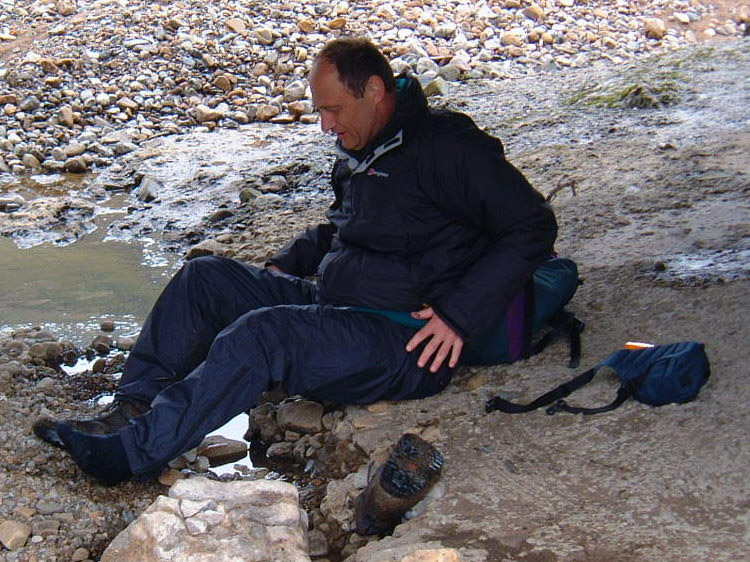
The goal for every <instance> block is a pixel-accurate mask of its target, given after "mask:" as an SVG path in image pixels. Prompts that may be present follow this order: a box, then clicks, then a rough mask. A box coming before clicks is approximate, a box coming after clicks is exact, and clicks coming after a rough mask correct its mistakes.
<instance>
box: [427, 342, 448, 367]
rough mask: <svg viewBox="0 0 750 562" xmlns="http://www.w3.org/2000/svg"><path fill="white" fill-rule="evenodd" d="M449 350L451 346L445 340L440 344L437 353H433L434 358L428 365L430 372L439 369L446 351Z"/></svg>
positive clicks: (446, 354)
mask: <svg viewBox="0 0 750 562" xmlns="http://www.w3.org/2000/svg"><path fill="white" fill-rule="evenodd" d="M450 351H451V346H450V345H449V344H447V343H445V342H443V344H442V345H441V346H440V348H439V349H438V351H437V353H436V354H435V359H433V361H432V365H430V372H431V373H437V372H438V371H439V370H440V366H441V365H442V364H443V361H445V358H446V357H448V352H450Z"/></svg>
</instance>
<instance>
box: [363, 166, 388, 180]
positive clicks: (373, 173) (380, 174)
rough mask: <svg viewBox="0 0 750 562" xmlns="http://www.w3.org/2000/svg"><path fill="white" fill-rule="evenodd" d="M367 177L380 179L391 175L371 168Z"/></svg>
mask: <svg viewBox="0 0 750 562" xmlns="http://www.w3.org/2000/svg"><path fill="white" fill-rule="evenodd" d="M367 175H368V176H377V177H379V178H387V177H388V175H389V174H388V172H381V171H379V170H376V169H375V168H370V169H369V170H367Z"/></svg>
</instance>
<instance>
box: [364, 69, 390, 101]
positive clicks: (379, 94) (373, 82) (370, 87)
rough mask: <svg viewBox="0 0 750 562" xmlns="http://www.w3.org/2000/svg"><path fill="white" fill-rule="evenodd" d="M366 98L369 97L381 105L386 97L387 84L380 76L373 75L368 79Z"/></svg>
mask: <svg viewBox="0 0 750 562" xmlns="http://www.w3.org/2000/svg"><path fill="white" fill-rule="evenodd" d="M365 96H368V97H369V98H370V99H372V100H373V101H374V102H375V103H380V101H382V99H383V98H384V97H385V83H384V82H383V79H382V78H381V77H380V76H376V75H375V74H373V75H372V76H370V78H368V79H367V84H365Z"/></svg>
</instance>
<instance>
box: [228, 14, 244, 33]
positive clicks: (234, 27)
mask: <svg viewBox="0 0 750 562" xmlns="http://www.w3.org/2000/svg"><path fill="white" fill-rule="evenodd" d="M227 29H229V31H232V32H234V33H239V34H240V35H243V34H244V33H245V32H246V31H247V25H246V24H245V22H244V21H243V20H241V19H240V18H231V19H228V20H227Z"/></svg>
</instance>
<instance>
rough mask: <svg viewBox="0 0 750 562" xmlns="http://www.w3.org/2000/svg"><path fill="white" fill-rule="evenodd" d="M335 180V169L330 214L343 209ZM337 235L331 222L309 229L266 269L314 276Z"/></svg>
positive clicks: (271, 260)
mask: <svg viewBox="0 0 750 562" xmlns="http://www.w3.org/2000/svg"><path fill="white" fill-rule="evenodd" d="M335 178H336V174H335V168H334V172H333V173H332V174H331V185H332V187H333V193H334V196H335V197H334V200H333V203H331V206H330V207H329V209H328V211H329V212H331V211H335V210H337V209H339V208H340V207H341V189H340V187H339V185H338V182H337V181H336V179H335ZM335 233H336V227H335V226H334V225H333V224H331V223H330V222H328V223H321V224H319V225H317V226H314V227H312V228H308V229H307V230H305V231H303V232H302V233H301V234H299V235H298V236H297V237H296V238H294V240H292V241H291V242H289V243H288V244H287V245H286V246H284V247H283V248H282V249H281V250H279V252H278V253H276V254H274V255H273V256H271V258H270V259H269V260H268V261H267V262H266V268H268V269H271V270H276V271H279V272H281V273H288V274H289V275H295V276H297V277H308V276H310V275H314V274H315V273H316V272H317V270H318V265H319V264H320V261H321V260H322V259H323V256H325V255H326V253H327V252H328V250H330V249H331V241H332V240H333V235H334V234H335Z"/></svg>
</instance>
